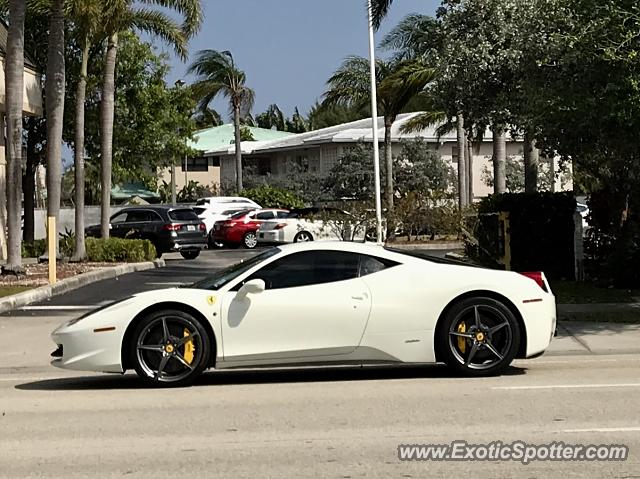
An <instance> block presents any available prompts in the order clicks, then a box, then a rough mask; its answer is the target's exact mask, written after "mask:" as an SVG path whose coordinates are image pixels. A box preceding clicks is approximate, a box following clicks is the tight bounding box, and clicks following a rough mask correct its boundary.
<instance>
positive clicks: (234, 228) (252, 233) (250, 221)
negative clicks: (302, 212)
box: [209, 209, 289, 249]
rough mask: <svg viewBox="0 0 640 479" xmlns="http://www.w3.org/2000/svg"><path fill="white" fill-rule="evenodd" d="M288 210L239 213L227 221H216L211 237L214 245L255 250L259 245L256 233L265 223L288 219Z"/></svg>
mask: <svg viewBox="0 0 640 479" xmlns="http://www.w3.org/2000/svg"><path fill="white" fill-rule="evenodd" d="M288 213H289V212H288V211H287V210H280V209H261V210H245V211H239V212H238V213H236V214H234V215H232V216H231V217H230V218H229V219H227V220H222V221H216V222H215V223H214V225H213V228H212V229H211V232H210V233H209V235H210V236H211V240H212V241H211V242H212V243H218V244H222V245H224V246H230V247H237V246H240V245H242V246H244V247H245V248H250V249H251V248H255V247H256V246H257V245H258V238H257V236H256V231H258V228H259V227H260V224H261V223H263V222H264V221H272V220H274V219H277V218H286V217H287V215H288Z"/></svg>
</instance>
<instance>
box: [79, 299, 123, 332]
mask: <svg viewBox="0 0 640 479" xmlns="http://www.w3.org/2000/svg"><path fill="white" fill-rule="evenodd" d="M131 298H133V296H127V297H125V298H122V299H118V300H116V301H112V302H111V303H107V304H103V305H102V306H100V307H99V308H96V309H92V310H91V311H89V312H87V313H84V314H83V315H82V316H80V317H79V318H74V319H72V320H71V321H69V322H68V323H67V326H73V325H74V324H76V323H78V322H80V321H82V320H83V319H85V318H87V317H89V316H91V315H92V314H95V313H97V312H98V311H102V310H103V309H107V308H110V307H111V306H114V305H116V304H118V303H123V302H124V301H126V300H128V299H131Z"/></svg>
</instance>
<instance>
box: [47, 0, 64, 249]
mask: <svg viewBox="0 0 640 479" xmlns="http://www.w3.org/2000/svg"><path fill="white" fill-rule="evenodd" d="M64 46H65V45H64V0H55V1H54V2H53V6H52V8H51V19H50V23H49V49H48V52H47V75H46V82H45V91H46V109H47V216H49V217H52V216H53V217H55V219H56V225H58V221H57V220H58V217H59V216H60V190H61V187H62V128H63V126H64V94H65V91H64V90H65V63H64V54H65V51H64ZM50 233H51V234H53V235H54V236H55V238H54V241H55V244H56V255H57V254H58V232H57V231H53V232H50Z"/></svg>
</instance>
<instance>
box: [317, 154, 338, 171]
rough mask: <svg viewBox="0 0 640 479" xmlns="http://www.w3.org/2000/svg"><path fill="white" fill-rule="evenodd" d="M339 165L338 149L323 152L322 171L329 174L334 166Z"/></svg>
mask: <svg viewBox="0 0 640 479" xmlns="http://www.w3.org/2000/svg"><path fill="white" fill-rule="evenodd" d="M337 163H338V149H337V148H326V149H325V150H323V151H322V165H320V166H321V169H322V172H323V173H324V174H329V172H330V171H331V170H332V169H333V167H334V166H336V164H337Z"/></svg>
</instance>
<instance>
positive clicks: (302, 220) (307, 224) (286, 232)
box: [258, 208, 366, 244]
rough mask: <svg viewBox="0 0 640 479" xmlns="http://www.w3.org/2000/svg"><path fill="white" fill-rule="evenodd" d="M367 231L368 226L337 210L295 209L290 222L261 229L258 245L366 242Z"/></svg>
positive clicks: (280, 221)
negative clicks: (325, 241) (331, 241)
mask: <svg viewBox="0 0 640 479" xmlns="http://www.w3.org/2000/svg"><path fill="white" fill-rule="evenodd" d="M365 229H366V226H365V225H364V224H359V223H358V221H357V220H356V219H355V218H354V217H353V216H351V215H349V213H347V212H345V211H342V210H339V209H337V208H299V209H292V210H291V211H290V212H289V214H288V216H287V217H286V218H282V219H278V220H274V221H266V222H264V223H262V224H261V225H260V228H259V229H258V243H262V244H282V243H301V242H307V241H318V240H333V241H337V240H350V241H364V239H365Z"/></svg>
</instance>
